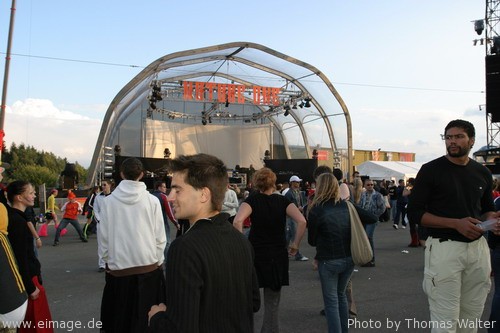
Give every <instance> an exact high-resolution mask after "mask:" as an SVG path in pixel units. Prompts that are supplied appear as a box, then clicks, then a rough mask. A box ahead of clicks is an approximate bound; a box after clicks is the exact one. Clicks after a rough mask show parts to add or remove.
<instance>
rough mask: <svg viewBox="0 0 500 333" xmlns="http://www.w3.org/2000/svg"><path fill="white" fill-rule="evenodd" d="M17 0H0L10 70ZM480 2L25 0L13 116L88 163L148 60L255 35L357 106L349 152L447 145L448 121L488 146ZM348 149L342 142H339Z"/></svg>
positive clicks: (428, 153) (21, 131)
mask: <svg viewBox="0 0 500 333" xmlns="http://www.w3.org/2000/svg"><path fill="white" fill-rule="evenodd" d="M10 8H11V1H1V2H0V56H1V58H2V60H3V61H2V63H1V68H0V74H1V77H2V78H3V77H4V68H5V55H6V51H7V40H8V38H7V36H8V31H9V20H10V15H11V10H10ZM484 13H485V1H479V0H474V1H472V0H440V1H435V0H420V1H394V0H379V1H373V0H358V1H341V0H316V1H309V2H306V3H305V2H303V1H296V0H288V1H282V0H274V1H261V0H254V1H251V2H241V3H239V2H235V1H225V0H224V1H210V2H207V1H196V0H195V1H160V0H148V1H132V0H106V1H102V0H100V1H97V0H88V1H63V0H44V1H37V0H24V1H17V2H16V12H15V20H14V29H13V39H12V49H11V53H12V55H11V61H10V72H9V81H8V85H7V102H6V114H5V122H4V131H5V141H6V144H7V147H10V145H11V143H12V142H14V143H16V144H18V145H19V144H21V143H24V144H25V145H30V146H33V147H35V148H36V149H38V150H44V151H48V152H53V153H54V154H55V155H57V156H60V157H63V158H64V157H65V158H67V159H68V161H69V162H71V163H74V162H78V163H79V164H81V165H82V166H84V167H88V166H89V165H90V162H91V159H92V155H93V153H94V149H95V144H96V141H97V138H98V135H99V131H100V129H101V126H102V119H103V118H104V115H105V113H106V110H107V108H108V106H109V104H110V103H111V101H112V100H113V98H114V97H115V96H116V95H117V94H118V92H119V91H120V89H121V88H122V87H123V86H125V85H126V84H127V83H128V82H129V81H130V80H132V78H134V77H135V76H136V75H137V74H138V73H139V72H140V71H141V70H142V69H143V68H144V67H146V66H147V65H149V64H150V63H152V62H153V61H155V60H156V59H158V58H160V57H162V56H164V55H167V54H171V53H175V52H179V51H184V50H188V49H194V48H200V47H205V46H211V45H216V44H223V43H229V42H237V41H247V42H254V43H258V44H262V45H264V46H267V47H270V48H272V49H274V50H276V51H279V52H281V53H284V54H287V55H289V56H292V57H294V58H297V59H299V60H302V61H305V62H307V63H309V64H311V65H313V66H315V67H317V68H318V69H319V70H320V71H322V72H323V73H324V74H325V75H326V76H327V77H328V79H329V80H330V81H331V82H332V83H333V85H334V86H335V88H336V89H337V91H338V92H339V94H340V95H341V97H342V98H343V100H344V102H345V103H346V105H347V108H348V109H349V113H350V115H351V120H352V127H353V148H354V149H367V150H377V149H379V148H380V149H381V150H382V151H399V152H413V153H415V154H416V161H417V162H427V161H429V160H432V159H434V158H437V157H439V156H441V155H443V154H445V147H444V142H443V141H442V140H441V137H440V134H442V133H443V131H444V127H445V126H446V124H447V123H448V122H449V121H451V120H453V119H466V120H468V121H470V122H472V123H473V124H474V125H475V128H476V144H475V147H474V149H473V150H475V149H477V148H480V147H482V146H485V145H486V132H487V131H486V115H485V112H484V109H485V108H484V107H482V111H481V110H480V108H479V106H480V105H484V104H485V94H484V91H485V71H484V57H485V48H484V46H481V45H480V44H479V43H478V45H477V46H473V40H474V39H477V38H481V37H484V33H483V36H478V35H477V34H476V32H475V31H474V24H473V21H474V20H476V19H482V18H484ZM340 148H346V147H340Z"/></svg>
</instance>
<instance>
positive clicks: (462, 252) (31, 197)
mask: <svg viewBox="0 0 500 333" xmlns="http://www.w3.org/2000/svg"><path fill="white" fill-rule="evenodd" d="M444 133H445V134H444V140H445V144H446V149H447V154H446V155H445V156H443V157H441V158H438V159H436V160H433V161H431V162H429V163H427V164H424V165H423V166H422V168H421V170H420V171H419V173H418V175H417V177H416V178H409V179H398V180H397V181H398V184H397V185H396V179H391V180H387V181H386V180H374V179H371V178H370V177H369V176H361V175H359V173H354V174H353V177H352V180H351V181H350V182H348V181H347V180H346V179H345V178H344V175H343V173H342V171H341V170H340V169H333V170H332V169H330V168H329V167H327V166H319V167H317V168H316V170H314V173H313V175H311V176H312V177H313V179H314V182H313V183H311V184H308V183H307V184H306V183H305V182H303V180H302V179H301V178H300V177H299V175H293V176H291V177H290V178H289V181H288V182H285V183H283V184H278V183H277V176H276V174H275V173H274V172H273V171H272V170H271V169H269V168H266V167H263V168H261V169H258V170H253V172H252V179H251V181H250V182H249V186H248V187H247V188H245V189H241V188H239V187H237V186H235V185H233V184H229V182H228V176H227V167H226V166H225V165H224V163H223V162H222V161H221V160H220V159H218V158H217V157H215V156H211V155H207V154H196V155H191V156H179V157H177V158H175V159H172V160H169V162H168V163H169V165H168V168H169V170H170V172H171V175H172V178H171V182H169V183H170V185H171V186H170V188H169V189H168V188H167V183H166V182H165V181H159V182H156V183H155V184H154V189H153V191H149V190H148V189H147V188H146V185H145V183H143V182H141V181H140V180H141V179H142V178H143V176H144V168H143V166H142V163H141V161H140V160H139V159H137V158H128V159H126V160H125V161H123V163H122V164H121V168H120V176H121V178H122V180H121V182H120V183H119V184H118V185H117V186H116V187H115V186H114V184H113V182H111V181H103V182H102V184H101V187H100V188H97V187H96V188H93V189H92V190H91V191H90V193H89V196H88V198H87V200H86V202H85V204H84V205H83V207H82V205H81V204H80V203H78V202H77V201H76V200H75V194H74V193H72V192H71V191H69V192H68V195H67V201H66V202H65V203H64V204H63V205H62V206H61V207H59V206H57V205H56V204H55V198H56V197H57V194H58V192H57V190H52V191H51V193H50V194H51V195H50V196H49V209H48V212H47V214H46V220H47V221H46V222H45V224H42V225H41V226H40V227H39V228H38V230H37V228H36V223H35V222H36V221H35V220H34V218H33V216H34V214H33V213H32V212H30V209H32V207H33V206H34V201H35V197H36V193H35V189H34V187H33V186H32V185H31V184H30V183H28V182H25V181H14V182H12V183H10V184H9V185H8V186H7V188H6V189H5V195H3V194H2V195H1V196H0V199H2V203H1V204H0V242H1V244H2V245H3V246H2V252H1V253H0V263H1V264H2V268H1V270H0V272H1V276H0V282H1V283H2V292H4V289H5V288H4V286H7V285H8V286H9V287H8V295H9V297H8V302H6V301H5V300H4V298H3V297H2V302H0V322H1V321H6V320H23V319H24V320H30V317H29V313H30V307H31V308H33V302H34V301H35V300H37V299H39V298H40V297H41V298H45V291H44V289H43V279H42V276H41V263H40V262H39V260H38V258H37V254H36V249H37V248H39V247H40V246H41V241H40V235H39V234H38V233H39V232H45V231H46V228H47V225H48V223H50V222H51V221H54V223H55V226H56V233H55V239H54V244H53V245H54V246H57V245H59V242H60V240H61V233H62V230H65V228H66V226H67V224H71V225H72V226H73V227H74V229H75V230H76V232H77V233H78V236H79V238H80V240H81V241H82V242H87V239H88V237H89V235H90V234H91V233H93V232H95V233H96V234H97V244H98V257H99V262H98V271H99V272H104V273H105V274H104V275H105V286H104V290H103V295H102V303H101V311H100V312H101V315H100V320H101V321H102V329H101V332H108V333H109V332H146V331H150V332H254V330H255V327H254V320H253V318H254V313H255V312H257V311H258V310H259V309H260V308H261V304H262V307H263V321H262V326H261V327H260V329H259V330H260V332H262V333H266V332H279V331H280V328H279V327H280V325H279V309H280V302H281V291H282V288H283V287H284V286H288V285H289V284H290V279H289V260H290V259H292V260H296V261H308V260H309V258H307V257H305V256H304V255H303V254H302V253H301V252H300V245H301V243H302V240H303V237H304V235H305V234H306V230H307V241H308V243H309V244H310V245H311V246H313V247H315V249H316V253H315V256H314V258H313V260H312V262H313V267H314V268H315V269H316V270H317V271H318V276H319V280H320V284H321V289H322V295H323V301H324V310H322V311H321V313H322V314H324V315H325V317H326V321H327V325H328V332H329V333H332V332H347V331H348V328H349V325H348V321H349V319H350V318H353V317H355V316H356V315H357V311H356V306H355V302H354V299H353V297H352V289H353V285H352V281H351V276H352V273H353V270H354V266H355V265H354V261H353V258H352V253H351V243H352V239H353V238H352V231H351V230H352V229H351V223H353V221H352V220H351V219H352V215H351V214H352V211H351V212H349V209H348V207H349V205H353V206H354V207H355V209H354V211H355V214H357V216H358V217H359V220H360V221H361V223H362V225H363V226H364V229H365V232H366V235H367V238H368V240H369V243H370V246H371V248H372V252H373V257H372V259H371V260H370V261H369V262H368V263H366V264H364V265H363V266H364V267H375V265H376V260H375V259H376V256H375V253H376V251H375V250H376V248H377V246H376V233H375V231H376V227H377V225H379V223H384V222H387V223H392V227H393V228H394V229H395V230H396V231H397V230H400V229H406V228H407V227H409V234H408V236H407V237H408V238H409V240H410V242H409V244H408V246H409V247H423V248H424V249H425V269H424V272H423V290H424V293H425V294H426V295H427V297H428V302H429V311H430V318H431V321H434V322H436V323H444V324H443V325H436V326H435V327H432V332H466V331H465V330H461V328H460V327H459V325H458V323H459V321H460V320H472V321H473V320H476V319H478V318H480V317H481V315H482V312H483V309H484V306H485V302H486V297H487V295H488V292H489V290H490V284H491V282H490V274H491V271H492V269H493V273H494V282H495V285H496V287H498V288H495V295H494V297H493V304H492V306H491V315H490V322H492V323H499V324H498V325H494V324H493V325H492V328H491V330H490V332H499V331H500V327H498V326H499V325H500V224H499V218H500V213H497V210H498V208H500V199H498V200H496V199H497V198H499V197H500V194H498V193H500V189H499V188H497V187H494V185H493V179H492V177H491V173H489V171H488V170H487V169H486V168H485V167H484V166H482V165H480V164H479V163H477V162H475V161H473V160H471V159H470V158H469V157H468V155H469V153H470V150H471V148H472V146H473V144H474V140H475V132H474V127H473V126H472V124H470V123H469V122H467V121H464V120H454V121H452V122H450V123H449V124H448V125H447V126H446V128H445V132H444ZM499 187H500V186H499ZM494 200H495V201H494ZM58 211H60V212H61V213H63V215H62V219H61V221H60V222H59V220H58V216H57V212H58ZM82 213H84V214H85V213H86V214H87V222H86V223H85V225H84V228H83V230H82V228H81V226H80V223H79V222H78V215H79V214H82ZM487 220H492V221H493V223H492V226H489V227H488V228H489V229H488V230H489V231H488V232H487V233H485V230H484V229H483V228H482V227H481V223H482V221H487ZM34 224H35V225H34ZM172 228H175V230H176V231H177V232H176V237H175V239H171V234H172V231H173V230H172V231H171V229H172ZM130 230H134V235H135V236H134V237H133V238H131V237H130V236H129V235H130ZM12 258H15V260H12ZM7 268H8V269H7ZM228 286H231V287H230V288H228ZM6 292H7V291H6ZM261 292H262V296H263V299H262V300H261ZM45 303H46V301H45ZM45 313H46V314H47V316H49V317H50V310H49V309H48V305H46V309H45ZM2 329H3V330H6V331H8V328H0V331H1V330H2ZM476 331H477V328H470V327H469V328H468V330H467V332H476ZM2 332H3V331H2Z"/></svg>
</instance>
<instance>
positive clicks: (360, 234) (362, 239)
mask: <svg viewBox="0 0 500 333" xmlns="http://www.w3.org/2000/svg"><path fill="white" fill-rule="evenodd" d="M347 208H349V216H350V218H351V256H352V261H353V262H354V264H355V265H357V266H361V265H364V264H366V263H368V262H370V261H371V260H372V258H373V251H372V248H371V246H370V242H369V241H368V236H367V235H366V232H365V228H364V227H363V224H362V223H361V220H360V218H359V215H358V212H357V211H356V208H355V207H354V205H353V204H352V203H351V202H349V201H347Z"/></svg>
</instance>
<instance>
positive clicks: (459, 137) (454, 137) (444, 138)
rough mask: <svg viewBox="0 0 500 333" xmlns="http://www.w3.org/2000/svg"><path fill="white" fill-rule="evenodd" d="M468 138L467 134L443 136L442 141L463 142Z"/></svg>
mask: <svg viewBox="0 0 500 333" xmlns="http://www.w3.org/2000/svg"><path fill="white" fill-rule="evenodd" d="M466 137H467V136H466V135H465V134H455V135H453V134H441V139H443V140H446V141H450V140H453V139H455V140H462V139H465V138H466Z"/></svg>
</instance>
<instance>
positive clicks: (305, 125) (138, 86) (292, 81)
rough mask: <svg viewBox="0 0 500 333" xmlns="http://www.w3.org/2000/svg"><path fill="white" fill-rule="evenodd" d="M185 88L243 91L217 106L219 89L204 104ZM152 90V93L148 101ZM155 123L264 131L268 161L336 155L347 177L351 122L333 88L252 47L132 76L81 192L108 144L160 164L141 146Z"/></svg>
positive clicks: (164, 62)
mask: <svg viewBox="0 0 500 333" xmlns="http://www.w3.org/2000/svg"><path fill="white" fill-rule="evenodd" d="M191 80H192V81H191ZM186 82H190V83H192V84H193V86H194V85H195V84H196V83H204V84H206V85H207V86H208V87H215V86H217V85H222V86H226V85H239V86H240V87H242V86H244V90H242V91H241V92H240V93H241V94H244V95H245V96H244V98H242V99H239V100H238V101H235V100H234V99H233V100H232V101H231V103H229V100H228V95H227V94H228V93H229V90H227V91H226V92H225V94H226V95H225V98H226V102H225V103H224V102H221V100H222V101H223V98H224V96H223V95H222V94H221V90H220V88H219V91H217V92H215V90H214V92H213V94H212V92H211V91H210V92H209V89H208V88H207V86H204V87H205V88H204V89H205V91H204V92H203V93H202V94H203V98H198V99H193V96H186V95H185V92H186V90H185V85H186ZM154 86H155V87H156V88H157V89H158V90H157V91H156V93H157V95H154V93H153V97H152V87H154ZM255 87H264V88H263V91H269V90H271V89H274V90H273V91H275V92H276V91H278V95H276V96H274V97H275V98H274V100H273V103H270V102H266V101H262V99H261V98H260V96H259V94H258V91H259V90H256V88H255ZM228 89H229V88H228ZM242 89H243V88H242ZM158 94H159V97H158ZM219 94H221V96H219ZM208 95H209V96H212V95H213V96H212V97H213V98H212V99H209V98H207V96H208ZM242 100H244V102H242ZM200 121H201V124H200ZM212 121H213V123H214V124H213V123H212ZM158 122H169V123H173V124H176V125H178V126H198V127H200V128H202V129H205V130H207V128H208V126H213V125H215V124H218V126H219V128H221V127H222V126H241V128H242V129H244V128H245V126H247V127H250V126H254V127H257V126H261V127H262V126H263V127H266V126H267V127H269V128H270V129H269V132H270V134H271V135H270V138H271V139H270V140H271V142H270V147H269V150H270V151H271V154H272V156H271V158H288V159H290V158H312V151H313V150H314V149H316V150H326V151H328V152H329V153H331V154H330V155H331V156H332V157H331V158H330V159H332V158H333V155H334V154H335V152H338V151H343V152H345V153H344V154H343V156H342V157H343V160H344V162H345V163H343V166H344V168H345V169H346V170H345V171H348V172H349V171H351V170H352V165H353V163H352V156H353V151H352V124H351V119H350V115H349V111H348V109H347V106H346V105H345V103H344V101H343V100H342V98H341V96H340V95H339V93H338V92H337V90H336V89H335V87H334V86H333V84H332V83H331V82H330V81H329V80H328V78H327V77H326V76H325V75H324V74H323V73H322V72H321V71H320V70H318V69H317V68H316V67H314V66H312V65H310V64H308V63H306V62H303V61H300V60H298V59H295V58H293V57H291V56H288V55H285V54H283V53H280V52H277V51H275V50H273V49H270V48H268V47H265V46H263V45H260V44H256V43H250V42H234V43H227V44H221V45H214V46H209V47H203V48H198V49H193V50H186V51H181V52H176V53H172V54H169V55H166V56H163V57H161V58H159V59H157V60H156V61H154V62H153V63H151V64H150V65H149V66H147V67H146V68H145V69H144V70H142V71H141V72H140V73H139V74H138V75H136V76H135V77H134V78H133V79H132V80H131V81H130V82H129V83H128V84H127V85H125V86H124V87H123V88H122V89H121V90H120V91H119V92H118V94H117V95H116V97H115V98H114V99H113V101H112V102H111V104H110V105H109V108H108V110H107V112H106V115H105V117H104V120H103V124H102V127H101V130H100V132H99V137H98V140H97V144H96V148H95V151H94V155H93V158H92V162H91V165H90V169H89V177H87V180H88V184H87V185H93V184H96V183H98V182H99V176H100V175H101V176H102V172H103V165H104V164H105V162H106V157H105V155H106V154H105V153H106V152H107V153H108V155H109V152H110V150H111V149H112V148H111V147H113V146H115V145H119V146H120V148H121V154H122V155H125V156H139V157H160V158H161V157H163V156H148V155H151V154H152V153H151V150H150V149H148V147H146V146H145V145H147V144H148V143H145V141H144V138H145V136H146V132H147V131H149V130H150V128H152V127H154V124H158ZM152 124H153V125H152ZM204 126H207V128H204ZM214 127H216V126H214ZM137 139H139V140H137ZM149 144H151V142H150V141H149ZM180 152H181V153H182V150H181V151H180ZM197 152H198V153H202V152H205V151H197ZM156 155H157V153H156ZM251 161H252V160H250V162H251Z"/></svg>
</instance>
